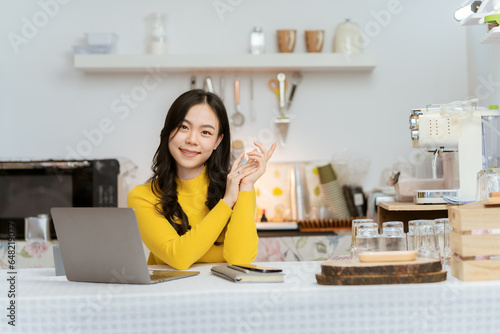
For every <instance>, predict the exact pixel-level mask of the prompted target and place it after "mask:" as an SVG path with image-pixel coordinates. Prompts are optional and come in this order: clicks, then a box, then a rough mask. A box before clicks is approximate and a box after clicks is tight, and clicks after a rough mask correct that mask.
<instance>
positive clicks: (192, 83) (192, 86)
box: [190, 75, 196, 89]
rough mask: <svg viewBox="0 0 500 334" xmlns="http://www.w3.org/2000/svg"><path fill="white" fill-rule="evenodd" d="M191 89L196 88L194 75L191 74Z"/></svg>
mask: <svg viewBox="0 0 500 334" xmlns="http://www.w3.org/2000/svg"><path fill="white" fill-rule="evenodd" d="M190 84H191V89H196V76H195V75H192V76H191V79H190Z"/></svg>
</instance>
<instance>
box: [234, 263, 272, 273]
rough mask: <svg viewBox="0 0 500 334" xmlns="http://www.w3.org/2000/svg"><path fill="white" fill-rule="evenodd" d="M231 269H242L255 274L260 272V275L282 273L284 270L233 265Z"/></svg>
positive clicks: (250, 265)
mask: <svg viewBox="0 0 500 334" xmlns="http://www.w3.org/2000/svg"><path fill="white" fill-rule="evenodd" d="M229 267H232V268H233V269H236V270H238V268H240V269H246V270H250V271H255V272H259V273H280V272H282V270H281V269H279V268H270V267H264V266H258V265H255V264H233V265H230V266H229Z"/></svg>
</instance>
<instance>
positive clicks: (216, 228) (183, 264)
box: [127, 185, 232, 270]
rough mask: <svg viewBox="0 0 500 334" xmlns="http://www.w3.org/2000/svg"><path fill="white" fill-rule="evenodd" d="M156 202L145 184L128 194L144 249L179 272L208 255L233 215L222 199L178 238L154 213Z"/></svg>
mask: <svg viewBox="0 0 500 334" xmlns="http://www.w3.org/2000/svg"><path fill="white" fill-rule="evenodd" d="M157 200H158V199H157V197H156V196H155V195H154V194H153V192H152V191H151V189H150V188H149V186H148V185H140V186H137V187H136V188H134V189H132V191H131V192H130V193H129V195H128V198H127V205H128V206H129V207H131V208H133V209H134V210H135V214H136V216H137V221H138V223H139V230H140V232H141V237H142V240H143V241H144V244H145V245H146V247H148V248H149V250H150V251H151V253H152V254H154V255H155V256H156V257H158V258H159V259H161V260H162V261H163V262H165V263H166V264H168V265H170V266H172V267H174V268H176V269H179V270H185V269H188V268H189V267H190V266H191V265H192V264H193V263H195V262H196V261H197V260H198V259H199V258H200V257H202V256H203V255H204V254H205V253H207V251H208V250H209V249H210V247H212V246H213V245H214V242H215V241H216V240H217V237H218V236H219V234H220V233H221V231H222V230H223V229H224V226H225V225H226V223H227V221H228V220H229V218H230V217H231V213H232V210H231V208H229V206H227V204H226V203H225V202H224V201H222V200H221V201H219V203H218V204H217V205H216V206H215V207H214V208H213V209H212V210H211V211H210V212H209V213H208V214H207V215H206V216H205V218H204V219H203V220H202V221H200V222H199V223H198V224H197V225H196V226H194V227H192V228H191V230H189V231H187V232H186V234H184V235H182V236H179V235H178V234H177V232H176V231H175V229H174V228H173V227H172V226H171V225H170V223H169V222H168V221H167V219H166V218H165V217H164V216H163V215H161V214H159V213H158V212H157V211H156V208H155V204H156V202H157Z"/></svg>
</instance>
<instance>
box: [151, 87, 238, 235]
mask: <svg viewBox="0 0 500 334" xmlns="http://www.w3.org/2000/svg"><path fill="white" fill-rule="evenodd" d="M198 104H207V105H208V106H210V108H212V110H213V111H214V112H215V114H216V115H217V118H218V120H219V133H218V136H221V135H224V137H223V138H222V141H221V142H220V144H219V146H218V147H217V149H216V150H215V151H213V153H212V155H211V156H210V158H208V160H207V161H206V162H205V166H206V170H207V175H208V178H209V180H210V183H209V185H208V193H207V201H206V202H205V205H206V206H207V207H208V208H209V209H210V210H211V209H212V208H213V207H214V206H215V205H216V204H217V203H218V202H219V200H220V199H221V198H222V197H224V193H225V191H226V178H227V174H228V173H229V169H230V168H229V163H230V150H231V135H230V130H229V120H228V117H227V112H226V108H225V107H224V103H223V102H222V100H221V99H220V98H219V97H218V96H217V95H215V94H213V93H210V92H206V91H204V90H202V89H194V90H190V91H187V92H185V93H183V94H182V95H181V96H179V97H178V98H177V99H176V100H175V101H174V103H173V104H172V106H171V107H170V109H169V110H168V113H167V117H166V118H165V124H164V126H163V129H162V130H161V134H160V145H159V146H158V149H157V150H156V153H155V155H154V158H153V166H152V168H151V169H152V171H153V176H151V178H150V179H149V181H151V189H152V191H153V192H154V193H155V195H156V196H158V197H159V199H160V200H159V202H158V203H157V205H156V209H157V210H158V212H159V213H160V214H162V215H163V216H165V218H166V219H167V220H168V221H169V222H170V224H171V225H172V227H173V228H175V230H176V231H177V233H178V234H179V235H183V234H185V233H186V231H187V230H189V229H191V226H190V225H189V220H188V217H187V216H186V214H185V213H184V211H183V210H182V207H181V205H180V204H179V202H178V199H177V184H176V182H175V178H176V177H177V164H176V162H175V159H174V158H173V157H172V155H171V154H170V151H169V149H168V143H169V139H170V136H171V134H172V132H174V131H178V130H179V127H180V126H181V124H182V122H183V121H184V119H185V118H186V114H187V113H188V111H189V109H191V107H193V106H195V105H198ZM174 217H177V218H179V219H180V220H181V224H177V223H175V222H174Z"/></svg>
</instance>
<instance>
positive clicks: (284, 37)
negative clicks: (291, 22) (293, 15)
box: [276, 29, 297, 53]
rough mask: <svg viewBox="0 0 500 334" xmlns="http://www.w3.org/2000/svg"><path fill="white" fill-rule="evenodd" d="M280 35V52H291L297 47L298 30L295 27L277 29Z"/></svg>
mask: <svg viewBox="0 0 500 334" xmlns="http://www.w3.org/2000/svg"><path fill="white" fill-rule="evenodd" d="M276 33H277V35H278V49H279V51H280V52H285V53H287V52H288V53H290V52H293V50H294V49H295V40H296V36H297V30H295V29H283V30H276Z"/></svg>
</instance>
